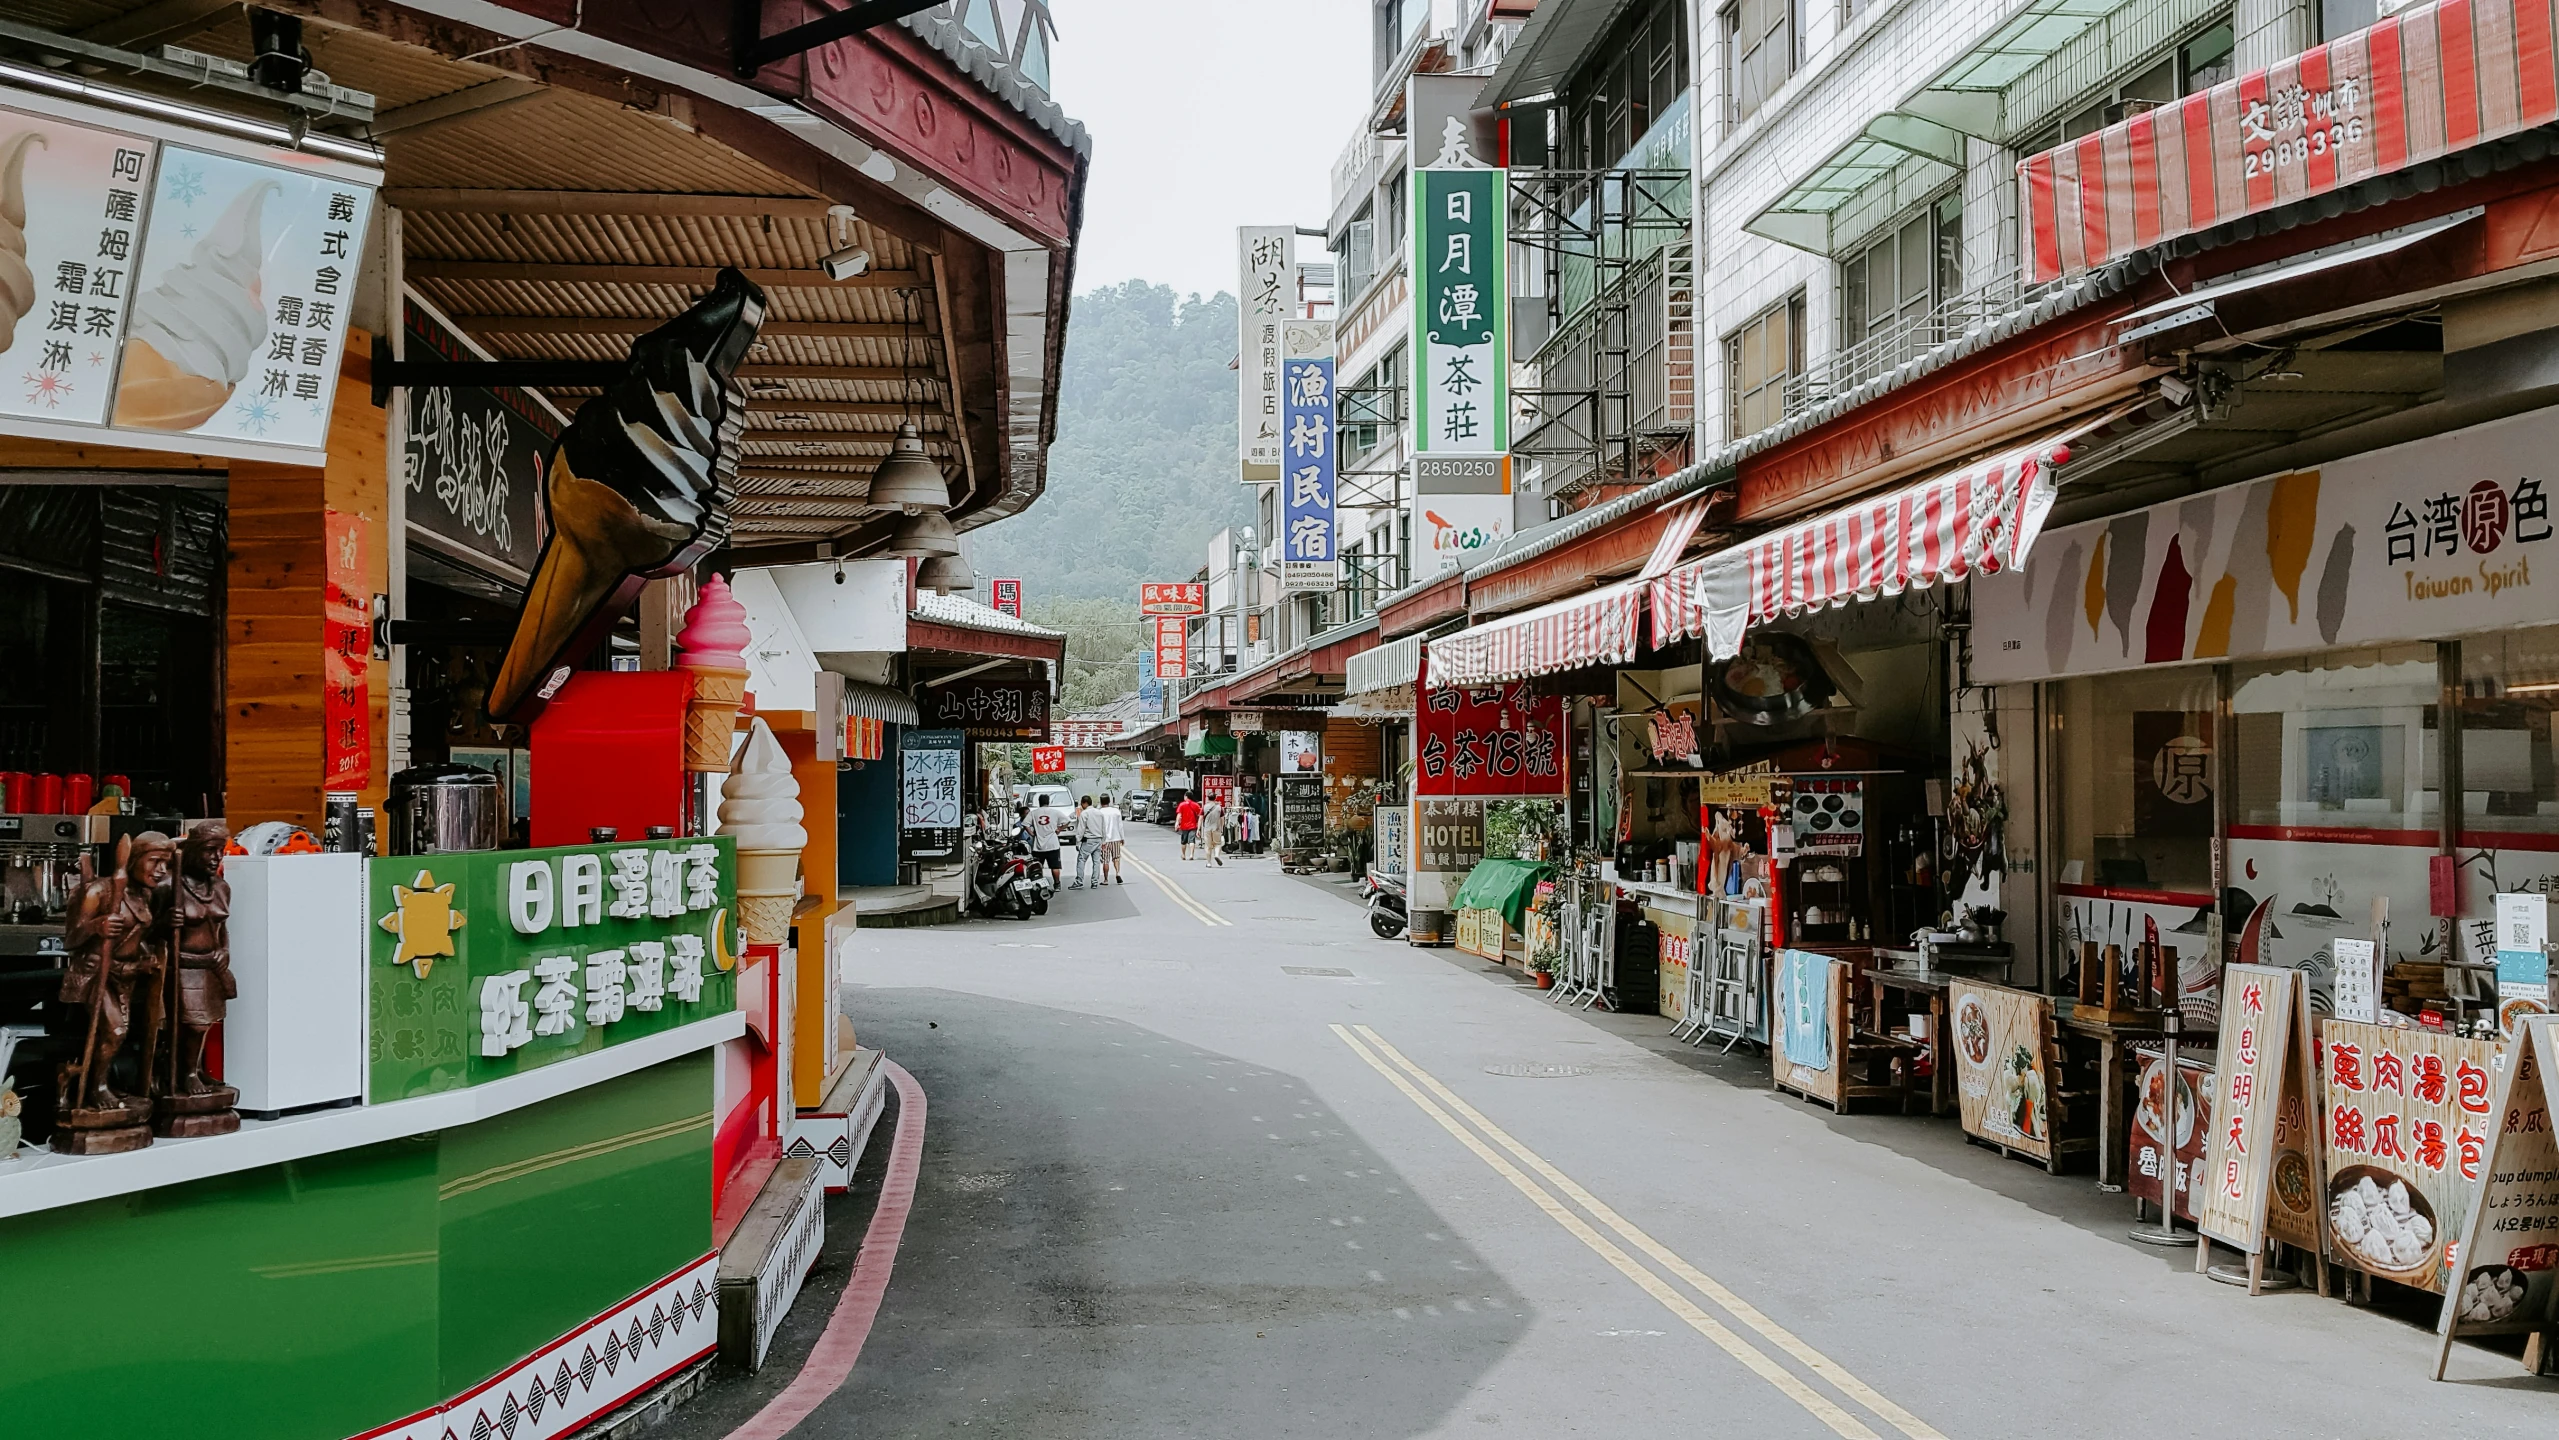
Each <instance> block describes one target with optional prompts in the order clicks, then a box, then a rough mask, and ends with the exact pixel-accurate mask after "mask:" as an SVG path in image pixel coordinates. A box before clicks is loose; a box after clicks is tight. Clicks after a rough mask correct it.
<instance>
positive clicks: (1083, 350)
mask: <svg viewBox="0 0 2559 1440" xmlns="http://www.w3.org/2000/svg"><path fill="white" fill-rule="evenodd" d="M1234 358H1235V298H1234V297H1233V296H1231V295H1224V294H1220V295H1216V296H1212V297H1210V298H1208V299H1205V300H1203V299H1200V298H1198V297H1196V296H1194V297H1192V298H1190V299H1188V300H1185V299H1183V298H1181V297H1180V296H1178V295H1176V294H1174V293H1173V291H1172V290H1171V289H1170V288H1169V287H1166V286H1162V285H1149V284H1147V283H1145V282H1144V281H1142V280H1132V281H1129V282H1128V283H1127V284H1124V285H1113V286H1108V287H1105V288H1103V289H1099V290H1094V291H1090V292H1088V293H1086V294H1083V295H1079V296H1077V297H1075V305H1074V309H1073V311H1072V312H1071V314H1070V317H1069V319H1068V321H1067V327H1066V363H1065V373H1064V375H1063V376H1062V377H1061V380H1060V383H1059V387H1058V412H1057V443H1056V444H1055V445H1054V446H1052V447H1051V448H1050V450H1049V462H1048V493H1047V494H1045V495H1043V496H1041V497H1040V500H1039V502H1038V503H1037V504H1035V505H1033V506H1032V507H1031V508H1030V509H1029V510H1027V511H1025V512H1023V513H1022V514H1020V515H1016V516H1014V517H1013V518H1011V519H1009V520H1002V521H998V522H997V523H995V524H993V525H990V526H988V527H986V528H985V529H983V530H977V531H972V532H970V534H969V537H968V544H969V558H970V561H971V563H972V564H974V565H975V567H976V569H977V573H978V576H979V588H978V590H977V592H976V594H977V598H978V599H979V600H981V601H983V600H986V599H988V598H989V595H988V592H987V589H986V586H985V581H986V580H987V579H989V578H992V577H994V576H999V575H1003V576H1012V575H1018V576H1020V577H1021V578H1022V587H1023V593H1024V595H1025V597H1026V598H1027V599H1028V600H1029V601H1030V602H1031V603H1032V605H1033V606H1035V607H1036V606H1038V605H1039V603H1040V602H1041V601H1043V600H1051V601H1053V600H1060V599H1079V598H1086V597H1090V598H1094V599H1109V600H1115V601H1125V602H1126V604H1127V606H1128V610H1127V614H1128V615H1129V616H1130V617H1131V618H1132V619H1133V618H1134V617H1135V616H1136V613H1137V587H1138V582H1140V581H1142V580H1187V579H1189V578H1190V577H1191V575H1192V574H1193V573H1195V572H1196V571H1197V570H1198V569H1199V567H1200V565H1201V564H1202V563H1203V561H1204V560H1205V558H1206V556H1207V553H1208V542H1209V539H1210V537H1211V536H1213V535H1215V534H1216V533H1217V531H1218V530H1219V529H1220V528H1222V527H1224V526H1227V525H1242V524H1246V523H1248V522H1249V521H1250V520H1251V519H1252V511H1251V502H1252V498H1253V495H1252V492H1251V491H1250V490H1248V489H1246V488H1245V487H1244V486H1242V485H1240V484H1238V483H1237V482H1236V478H1235V372H1234V371H1233V370H1231V369H1228V368H1227V367H1228V366H1229V365H1230V364H1231V363H1232V362H1233V361H1234Z"/></svg>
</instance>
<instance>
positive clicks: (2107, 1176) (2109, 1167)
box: [2053, 996, 2159, 1190]
mask: <svg viewBox="0 0 2559 1440" xmlns="http://www.w3.org/2000/svg"><path fill="white" fill-rule="evenodd" d="M2078 1010H2079V1007H2078V1005H2077V1003H2076V1002H2074V1001H2071V1000H2069V999H2066V998H2063V997H2059V996H2056V997H2055V998H2054V1000H2053V1015H2054V1018H2055V1019H2058V1020H2059V1021H2061V1026H2062V1029H2063V1030H2065V1031H2067V1032H2069V1033H2070V1034H2073V1035H2076V1036H2079V1037H2080V1038H2082V1039H2085V1040H2090V1041H2093V1042H2095V1044H2096V1046H2097V1188H2098V1189H2100V1190H2121V1189H2123V1188H2124V1166H2125V1164H2126V1163H2127V1161H2128V1160H2129V1158H2130V1155H2131V1151H2132V1112H2133V1107H2132V1104H2131V1103H2130V1102H2131V1099H2132V1093H2131V1092H2132V1082H2133V1077H2135V1076H2137V1075H2139V1074H2140V1073H2141V1071H2140V1068H2139V1067H2138V1066H2136V1065H2134V1064H2133V1063H2132V1045H2133V1042H2134V1041H2137V1040H2156V1039H2158V1038H2159V1022H2158V1021H2157V1020H2156V1019H2151V1020H2148V1021H2130V1022H2126V1021H2113V1020H2100V1019H2098V1018H2096V1017H2095V1016H2093V1015H2081V1014H2079V1013H2078Z"/></svg>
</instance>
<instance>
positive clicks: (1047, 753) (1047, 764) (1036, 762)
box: [1031, 745, 1066, 775]
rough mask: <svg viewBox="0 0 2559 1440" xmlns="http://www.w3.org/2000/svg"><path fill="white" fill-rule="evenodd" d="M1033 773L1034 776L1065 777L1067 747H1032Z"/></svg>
mask: <svg viewBox="0 0 2559 1440" xmlns="http://www.w3.org/2000/svg"><path fill="white" fill-rule="evenodd" d="M1031 773H1032V774H1034V775H1063V774H1065V773H1066V747H1065V746H1063V745H1034V746H1032V747H1031Z"/></svg>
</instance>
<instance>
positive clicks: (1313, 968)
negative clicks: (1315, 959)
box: [1280, 965, 1351, 979]
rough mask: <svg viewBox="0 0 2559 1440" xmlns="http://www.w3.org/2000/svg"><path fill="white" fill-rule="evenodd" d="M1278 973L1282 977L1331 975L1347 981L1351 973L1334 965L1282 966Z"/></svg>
mask: <svg viewBox="0 0 2559 1440" xmlns="http://www.w3.org/2000/svg"><path fill="white" fill-rule="evenodd" d="M1280 973H1281V974H1283V975H1331V976H1335V977H1337V978H1341V979H1348V978H1350V973H1351V972H1349V971H1348V970H1344V969H1342V968H1341V967H1339V966H1336V965H1282V966H1281V967H1280Z"/></svg>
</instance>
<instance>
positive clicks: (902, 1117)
mask: <svg viewBox="0 0 2559 1440" xmlns="http://www.w3.org/2000/svg"><path fill="white" fill-rule="evenodd" d="M880 1068H881V1069H882V1070H884V1071H886V1072H888V1077H889V1083H890V1084H892V1085H895V1086H896V1087H897V1139H896V1140H895V1141H894V1142H893V1143H892V1146H891V1148H890V1150H889V1168H888V1175H887V1176H886V1178H885V1179H883V1180H882V1181H881V1183H880V1203H879V1207H878V1208H877V1209H875V1210H873V1211H872V1212H871V1228H870V1229H868V1230H865V1231H863V1232H862V1249H861V1252H860V1253H859V1254H858V1255H857V1256H856V1257H855V1258H854V1261H853V1278H852V1279H851V1280H850V1281H847V1282H846V1283H845V1286H844V1294H843V1295H842V1296H841V1297H839V1298H838V1299H837V1300H836V1302H835V1313H834V1314H833V1315H831V1316H828V1317H827V1321H826V1333H824V1334H822V1335H820V1336H818V1338H817V1344H816V1345H815V1346H813V1347H812V1348H811V1349H810V1350H809V1358H808V1363H807V1364H805V1365H802V1366H801V1367H800V1373H799V1374H798V1375H796V1376H793V1377H792V1379H791V1383H790V1384H789V1385H787V1386H784V1387H783V1390H782V1393H781V1394H779V1395H776V1396H774V1397H773V1398H772V1399H771V1400H768V1401H766V1402H765V1405H764V1408H763V1409H761V1410H758V1411H757V1412H755V1415H754V1417H753V1418H752V1419H750V1420H748V1421H747V1422H746V1423H745V1424H743V1425H740V1426H739V1427H738V1428H736V1429H735V1430H732V1431H730V1432H729V1434H728V1440H782V1437H783V1436H785V1435H788V1434H789V1433H790V1432H791V1430H792V1428H793V1427H795V1426H797V1425H798V1424H799V1423H800V1422H801V1421H802V1420H805V1419H807V1418H808V1417H809V1412H810V1411H813V1410H815V1409H816V1408H817V1407H818V1405H819V1403H820V1402H822V1401H824V1400H825V1399H826V1397H827V1396H829V1395H832V1394H834V1393H835V1392H836V1389H837V1388H838V1387H839V1386H841V1385H843V1383H844V1381H845V1378H846V1377H848V1376H850V1375H851V1374H852V1373H853V1362H854V1361H856V1360H859V1359H861V1358H862V1342H863V1341H865V1340H868V1339H869V1338H870V1337H871V1322H872V1321H873V1320H875V1319H877V1318H879V1313H880V1299H881V1297H882V1296H884V1295H886V1294H887V1293H888V1288H889V1271H890V1270H891V1269H893V1268H894V1267H895V1266H896V1264H897V1246H898V1241H899V1240H900V1239H901V1238H902V1237H903V1236H904V1235H905V1234H906V1216H907V1212H908V1211H910V1210H912V1209H914V1208H915V1176H916V1172H917V1171H919V1170H921V1169H922V1168H923V1165H924V1087H923V1086H921V1085H918V1084H916V1083H915V1077H914V1076H912V1075H909V1074H907V1073H906V1067H904V1066H902V1065H900V1064H898V1063H897V1062H896V1061H894V1060H882V1061H881V1062H880Z"/></svg>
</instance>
